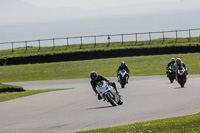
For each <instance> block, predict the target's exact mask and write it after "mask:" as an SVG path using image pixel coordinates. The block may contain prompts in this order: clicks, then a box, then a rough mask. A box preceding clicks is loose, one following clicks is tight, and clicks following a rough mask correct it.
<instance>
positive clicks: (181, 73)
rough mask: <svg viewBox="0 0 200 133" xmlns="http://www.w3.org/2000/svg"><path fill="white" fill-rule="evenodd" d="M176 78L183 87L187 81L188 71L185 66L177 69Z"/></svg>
mask: <svg viewBox="0 0 200 133" xmlns="http://www.w3.org/2000/svg"><path fill="white" fill-rule="evenodd" d="M176 80H177V82H178V83H179V84H180V85H181V87H182V88H183V87H184V85H185V83H186V81H187V71H186V70H185V68H184V67H179V68H178V69H177V71H176Z"/></svg>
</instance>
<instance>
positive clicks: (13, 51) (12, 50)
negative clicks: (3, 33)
mask: <svg viewBox="0 0 200 133" xmlns="http://www.w3.org/2000/svg"><path fill="white" fill-rule="evenodd" d="M12 52H14V48H13V42H12Z"/></svg>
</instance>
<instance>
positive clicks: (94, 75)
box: [90, 71, 119, 100]
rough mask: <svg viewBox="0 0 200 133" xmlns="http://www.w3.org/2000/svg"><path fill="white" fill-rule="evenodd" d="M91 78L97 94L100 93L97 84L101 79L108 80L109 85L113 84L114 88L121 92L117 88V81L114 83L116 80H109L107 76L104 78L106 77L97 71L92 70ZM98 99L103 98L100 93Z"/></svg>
mask: <svg viewBox="0 0 200 133" xmlns="http://www.w3.org/2000/svg"><path fill="white" fill-rule="evenodd" d="M90 78H91V81H90V84H91V86H92V89H93V91H94V92H95V93H96V94H98V91H97V89H96V87H97V84H98V82H99V81H101V80H105V81H106V82H108V85H111V86H113V88H114V89H115V90H116V92H117V94H119V91H118V90H117V87H116V85H115V83H114V82H109V80H108V79H107V78H104V77H103V76H101V75H97V72H95V71H92V72H91V73H90ZM98 99H99V100H101V99H102V97H101V96H100V95H99V94H98Z"/></svg>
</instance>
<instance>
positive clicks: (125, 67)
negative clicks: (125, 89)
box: [117, 61, 130, 83]
mask: <svg viewBox="0 0 200 133" xmlns="http://www.w3.org/2000/svg"><path fill="white" fill-rule="evenodd" d="M122 69H124V70H126V71H127V73H128V78H129V73H130V71H129V69H128V67H127V66H126V64H125V62H124V61H122V62H121V65H120V66H119V68H118V69H117V78H118V82H119V71H121V70H122ZM126 82H127V83H128V79H127V81H126Z"/></svg>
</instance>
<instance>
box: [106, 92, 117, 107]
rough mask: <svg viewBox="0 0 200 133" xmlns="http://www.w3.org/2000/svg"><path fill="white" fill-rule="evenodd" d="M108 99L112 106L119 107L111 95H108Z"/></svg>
mask: <svg viewBox="0 0 200 133" xmlns="http://www.w3.org/2000/svg"><path fill="white" fill-rule="evenodd" d="M106 97H107V99H108V102H109V103H110V104H111V105H112V106H117V103H116V102H115V100H114V99H112V98H111V96H110V95H109V94H106Z"/></svg>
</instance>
